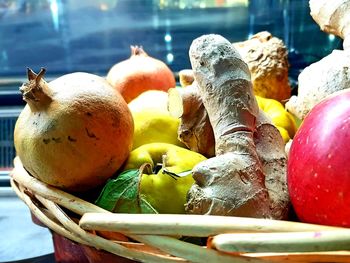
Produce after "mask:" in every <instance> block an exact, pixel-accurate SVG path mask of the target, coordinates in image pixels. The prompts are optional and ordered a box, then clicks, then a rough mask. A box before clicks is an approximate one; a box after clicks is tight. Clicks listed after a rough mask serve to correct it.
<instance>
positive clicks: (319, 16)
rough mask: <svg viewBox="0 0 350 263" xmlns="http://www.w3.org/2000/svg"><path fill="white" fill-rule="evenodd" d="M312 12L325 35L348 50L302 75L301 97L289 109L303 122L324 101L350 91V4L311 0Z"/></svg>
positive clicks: (293, 99)
mask: <svg viewBox="0 0 350 263" xmlns="http://www.w3.org/2000/svg"><path fill="white" fill-rule="evenodd" d="M310 9H311V15H312V17H313V19H314V20H315V21H316V22H317V23H318V25H319V26H320V28H321V29H322V30H323V31H325V32H327V33H331V34H335V35H337V36H339V37H341V38H343V39H344V50H334V51H333V52H332V53H331V54H329V55H328V56H326V57H324V58H323V59H321V60H320V61H317V62H315V63H313V64H311V65H310V66H308V67H306V68H305V69H304V70H303V71H302V72H301V73H300V74H299V77H298V82H299V87H298V95H297V96H292V97H291V98H290V100H289V101H288V102H287V103H286V105H285V106H286V109H287V110H288V111H289V112H291V113H292V114H294V115H295V116H297V117H298V118H299V119H301V120H303V119H304V118H305V116H306V115H307V114H308V112H309V111H310V110H311V109H312V108H313V107H314V106H315V105H316V104H318V103H319V102H321V101H322V100H323V99H325V98H326V97H328V96H329V95H331V94H333V93H334V92H336V91H339V90H343V89H347V88H349V87H350V50H349V49H346V47H347V46H349V44H348V42H349V41H350V38H347V36H348V35H349V34H350V30H349V29H350V27H349V22H350V15H349V14H350V0H332V1H329V0H310Z"/></svg>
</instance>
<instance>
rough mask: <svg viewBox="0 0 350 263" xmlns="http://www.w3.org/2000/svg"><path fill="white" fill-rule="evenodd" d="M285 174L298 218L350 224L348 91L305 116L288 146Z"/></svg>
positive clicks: (338, 224)
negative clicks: (289, 146) (286, 173)
mask: <svg viewBox="0 0 350 263" xmlns="http://www.w3.org/2000/svg"><path fill="white" fill-rule="evenodd" d="M287 176H288V177H287V178H288V189H289V193H290V198H291V202H292V205H293V207H294V209H295V212H296V214H297V216H298V218H299V219H300V220H301V221H303V222H308V223H317V224H324V225H336V226H345V227H350V90H349V91H343V92H340V93H337V94H335V95H333V96H331V97H329V98H327V99H325V100H323V101H322V102H321V103H319V104H318V105H316V106H315V107H314V108H313V109H312V110H311V111H310V112H309V114H308V115H307V116H306V118H305V119H304V121H303V123H302V124H301V126H300V128H299V130H298V131H297V133H296V135H295V137H294V140H293V143H292V145H291V148H290V153H289V160H288V175H287Z"/></svg>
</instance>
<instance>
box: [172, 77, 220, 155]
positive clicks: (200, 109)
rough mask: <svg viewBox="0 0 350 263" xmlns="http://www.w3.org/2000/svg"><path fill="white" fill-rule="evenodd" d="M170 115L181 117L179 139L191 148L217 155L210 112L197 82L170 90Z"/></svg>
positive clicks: (202, 152)
mask: <svg viewBox="0 0 350 263" xmlns="http://www.w3.org/2000/svg"><path fill="white" fill-rule="evenodd" d="M168 95H169V100H168V110H169V112H170V115H171V116H173V117H175V118H180V124H179V128H178V132H177V134H178V139H179V140H180V141H181V142H182V143H184V144H185V145H186V146H187V147H188V148H189V149H190V150H192V151H195V152H198V153H201V154H203V155H204V156H206V157H212V156H214V155H215V141H214V140H215V139H214V133H213V129H212V127H211V125H210V122H209V117H208V113H207V111H206V110H205V108H204V105H203V102H202V99H201V97H200V96H199V93H198V88H197V83H196V82H193V83H192V84H191V85H189V86H187V87H186V88H180V89H179V88H171V89H169V90H168Z"/></svg>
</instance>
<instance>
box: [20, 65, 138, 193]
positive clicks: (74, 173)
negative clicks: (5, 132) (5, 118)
mask: <svg viewBox="0 0 350 263" xmlns="http://www.w3.org/2000/svg"><path fill="white" fill-rule="evenodd" d="M44 73H45V70H44V69H42V70H41V71H40V73H39V74H36V73H34V72H33V71H32V70H30V69H28V79H29V82H28V83H25V84H23V86H22V87H21V88H20V90H21V92H22V93H23V99H24V100H25V101H26V102H27V105H26V106H25V107H24V109H23V110H22V112H21V114H20V115H19V117H18V120H17V122H16V126H15V130H14V143H15V148H16V151H17V155H18V156H19V158H20V159H21V161H22V163H23V166H24V167H25V169H27V171H28V172H29V173H30V174H31V175H32V176H34V177H36V178H38V179H39V180H41V181H43V182H45V183H48V184H50V185H54V186H57V187H59V188H62V189H66V190H70V191H84V190H88V189H91V188H94V187H96V186H99V185H101V184H103V183H104V182H105V181H106V180H107V179H108V178H109V177H111V176H112V175H113V174H114V173H115V172H116V171H117V170H118V169H119V167H120V166H121V165H122V164H123V162H124V161H125V160H126V158H127V157H128V154H129V152H130V150H131V148H132V138H133V129H134V126H133V119H132V115H131V113H130V111H129V108H128V106H127V104H126V102H125V101H124V99H123V98H122V96H121V95H120V94H119V93H118V92H117V91H115V90H114V89H113V88H112V87H111V86H110V85H109V84H108V83H107V81H106V80H105V79H103V78H101V77H99V76H96V75H93V74H89V73H82V72H76V73H71V74H67V75H64V76H62V77H59V78H57V79H55V80H53V81H51V82H49V83H47V82H46V81H45V80H44V79H43V76H44Z"/></svg>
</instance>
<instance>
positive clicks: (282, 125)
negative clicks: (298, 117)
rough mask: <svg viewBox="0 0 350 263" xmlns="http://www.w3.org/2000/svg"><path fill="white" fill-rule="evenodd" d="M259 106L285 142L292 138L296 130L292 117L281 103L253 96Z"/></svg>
mask: <svg viewBox="0 0 350 263" xmlns="http://www.w3.org/2000/svg"><path fill="white" fill-rule="evenodd" d="M255 98H256V100H257V102H258V105H259V108H260V109H261V110H262V111H264V112H265V113H266V115H267V116H268V117H269V118H270V119H271V121H272V123H273V124H274V125H275V126H276V128H277V129H278V130H279V132H280V133H281V135H282V138H283V140H284V142H285V143H287V142H288V141H289V140H290V139H292V138H293V137H294V135H295V133H296V131H297V124H296V122H295V119H294V117H293V116H292V114H290V113H289V112H288V111H286V109H285V108H284V106H283V104H282V103H280V102H279V101H277V100H274V99H268V98H263V97H260V96H255Z"/></svg>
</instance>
